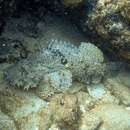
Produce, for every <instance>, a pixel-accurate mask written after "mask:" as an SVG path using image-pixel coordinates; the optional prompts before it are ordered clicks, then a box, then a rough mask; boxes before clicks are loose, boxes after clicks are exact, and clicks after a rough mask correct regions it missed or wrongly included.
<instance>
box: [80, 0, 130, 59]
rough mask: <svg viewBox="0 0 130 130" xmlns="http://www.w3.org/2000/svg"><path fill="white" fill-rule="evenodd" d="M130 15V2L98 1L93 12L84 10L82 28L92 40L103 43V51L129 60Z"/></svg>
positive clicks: (119, 0)
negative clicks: (105, 50)
mask: <svg viewBox="0 0 130 130" xmlns="http://www.w3.org/2000/svg"><path fill="white" fill-rule="evenodd" d="M92 2H93V1H92ZM88 7H89V5H88ZM85 10H86V12H85ZM85 15H86V16H85ZM129 15H130V1H129V0H123V1H122V0H115V1H113V0H97V2H95V5H94V6H93V8H92V9H91V10H89V11H88V9H87V8H86V9H84V12H83V15H82V16H81V17H82V18H83V19H84V20H81V21H82V24H81V26H82V29H83V31H84V32H85V33H86V34H88V33H89V34H90V36H91V37H92V39H93V38H95V39H96V40H97V41H99V42H100V43H102V46H103V49H107V50H109V51H110V53H111V52H112V53H114V54H115V55H117V56H119V57H122V58H124V59H128V60H129V59H130V52H129V50H130V38H129V37H130V29H129V21H130V17H129Z"/></svg>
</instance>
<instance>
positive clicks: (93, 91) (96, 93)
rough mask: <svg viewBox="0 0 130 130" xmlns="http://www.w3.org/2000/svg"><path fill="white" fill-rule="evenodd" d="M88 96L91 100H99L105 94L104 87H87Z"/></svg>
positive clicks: (96, 85)
mask: <svg viewBox="0 0 130 130" xmlns="http://www.w3.org/2000/svg"><path fill="white" fill-rule="evenodd" d="M87 90H88V92H89V95H90V96H92V97H93V98H96V99H100V98H102V97H103V95H104V94H105V93H106V90H105V86H104V85H103V84H95V85H91V86H88V87H87Z"/></svg>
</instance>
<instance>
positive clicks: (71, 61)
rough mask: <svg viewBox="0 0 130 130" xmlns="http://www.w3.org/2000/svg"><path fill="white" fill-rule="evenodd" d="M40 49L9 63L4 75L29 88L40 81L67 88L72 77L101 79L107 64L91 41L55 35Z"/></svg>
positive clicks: (13, 84) (83, 79)
mask: <svg viewBox="0 0 130 130" xmlns="http://www.w3.org/2000/svg"><path fill="white" fill-rule="evenodd" d="M48 43H49V44H48V46H47V47H46V48H42V49H41V51H40V52H37V53H36V54H34V55H32V56H30V57H28V58H27V59H24V60H21V61H19V62H18V63H16V64H14V65H12V66H10V67H9V68H8V69H7V71H6V73H5V79H6V80H7V81H8V82H9V83H10V85H11V86H16V87H23V88H24V89H29V88H32V87H38V86H39V84H40V83H41V82H44V83H48V84H51V85H50V86H51V87H52V88H53V89H54V90H61V91H62V90H66V89H68V88H69V87H70V86H71V84H72V79H73V80H79V81H80V82H83V83H85V84H90V83H99V82H100V81H101V79H102V77H103V74H104V70H105V65H104V64H103V60H104V58H103V54H102V52H101V51H100V50H99V49H98V48H97V47H96V46H95V45H93V44H91V43H81V45H80V46H79V47H76V46H74V45H72V44H71V43H69V42H65V41H61V40H55V39H52V40H50V41H48Z"/></svg>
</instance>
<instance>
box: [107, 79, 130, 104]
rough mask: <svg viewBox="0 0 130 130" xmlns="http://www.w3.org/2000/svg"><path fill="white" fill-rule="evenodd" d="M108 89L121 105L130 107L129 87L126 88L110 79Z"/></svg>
mask: <svg viewBox="0 0 130 130" xmlns="http://www.w3.org/2000/svg"><path fill="white" fill-rule="evenodd" d="M106 87H107V88H108V89H109V90H110V92H111V93H112V94H113V95H114V96H115V97H117V98H118V99H119V100H120V102H121V103H123V104H124V105H126V106H129V105H130V89H129V88H128V87H127V86H124V85H123V84H121V83H120V82H118V80H116V79H108V80H107V83H106Z"/></svg>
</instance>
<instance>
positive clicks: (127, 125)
mask: <svg viewBox="0 0 130 130" xmlns="http://www.w3.org/2000/svg"><path fill="white" fill-rule="evenodd" d="M94 111H95V113H96V114H97V116H99V117H100V118H101V119H102V120H103V123H102V125H101V126H100V127H99V128H98V130H129V129H130V111H128V110H126V109H125V108H124V107H122V106H118V105H110V104H107V105H102V106H99V108H96V109H95V110H94Z"/></svg>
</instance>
